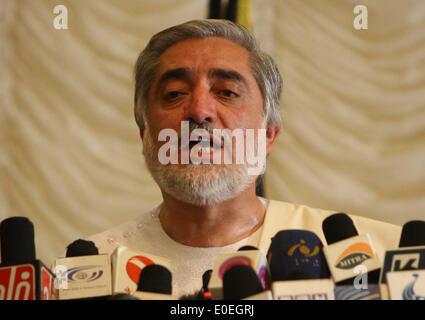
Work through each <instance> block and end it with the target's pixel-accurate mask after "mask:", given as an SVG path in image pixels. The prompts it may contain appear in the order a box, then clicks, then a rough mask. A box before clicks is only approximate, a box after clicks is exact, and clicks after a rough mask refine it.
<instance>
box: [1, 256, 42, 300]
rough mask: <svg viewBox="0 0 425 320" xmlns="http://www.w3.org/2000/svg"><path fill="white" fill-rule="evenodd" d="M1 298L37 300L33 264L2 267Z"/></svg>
mask: <svg viewBox="0 0 425 320" xmlns="http://www.w3.org/2000/svg"><path fill="white" fill-rule="evenodd" d="M0 300H35V269H34V267H33V266H32V265H30V264H26V265H20V266H11V267H4V268H0Z"/></svg>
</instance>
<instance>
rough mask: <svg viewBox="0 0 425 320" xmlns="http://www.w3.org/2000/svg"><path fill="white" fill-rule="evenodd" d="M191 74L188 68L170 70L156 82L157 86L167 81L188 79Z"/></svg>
mask: <svg viewBox="0 0 425 320" xmlns="http://www.w3.org/2000/svg"><path fill="white" fill-rule="evenodd" d="M191 73H192V70H191V69H190V68H177V69H171V70H168V71H166V72H164V73H163V74H162V76H161V77H160V78H159V80H158V85H159V86H161V84H162V83H164V82H165V81H167V80H169V79H184V78H188V77H189V76H190V75H191Z"/></svg>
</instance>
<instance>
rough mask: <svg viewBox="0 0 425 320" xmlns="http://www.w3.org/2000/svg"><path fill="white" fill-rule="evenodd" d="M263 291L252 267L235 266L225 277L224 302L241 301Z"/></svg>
mask: <svg viewBox="0 0 425 320" xmlns="http://www.w3.org/2000/svg"><path fill="white" fill-rule="evenodd" d="M263 290H264V289H263V286H262V285H261V282H260V279H259V278H258V276H257V273H256V272H255V270H254V269H253V268H252V267H250V266H246V265H236V266H233V267H231V268H230V269H229V270H227V271H226V273H225V274H224V276H223V299H224V300H241V299H244V298H247V297H249V296H252V295H255V294H257V293H260V292H262V291H263Z"/></svg>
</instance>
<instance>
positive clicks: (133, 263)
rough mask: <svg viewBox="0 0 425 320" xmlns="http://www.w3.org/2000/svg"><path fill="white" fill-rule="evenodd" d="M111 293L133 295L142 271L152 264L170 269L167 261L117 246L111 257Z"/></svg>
mask: <svg viewBox="0 0 425 320" xmlns="http://www.w3.org/2000/svg"><path fill="white" fill-rule="evenodd" d="M111 262H112V291H113V293H114V294H118V293H127V294H134V293H135V292H136V291H137V287H138V284H139V280H140V277H141V273H142V270H143V269H144V268H145V267H147V266H149V265H153V264H159V265H162V266H164V267H165V268H168V269H170V261H169V260H168V259H165V258H162V257H158V256H155V255H153V254H149V253H145V252H140V251H136V250H133V249H130V248H128V247H125V246H119V247H118V248H116V249H115V250H114V252H113V253H112V255H111Z"/></svg>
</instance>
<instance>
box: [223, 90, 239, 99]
mask: <svg viewBox="0 0 425 320" xmlns="http://www.w3.org/2000/svg"><path fill="white" fill-rule="evenodd" d="M219 94H220V95H221V96H223V97H225V98H229V99H232V98H238V97H239V95H238V94H237V93H236V92H234V91H232V90H229V89H224V90H221V91H220V92H219Z"/></svg>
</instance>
